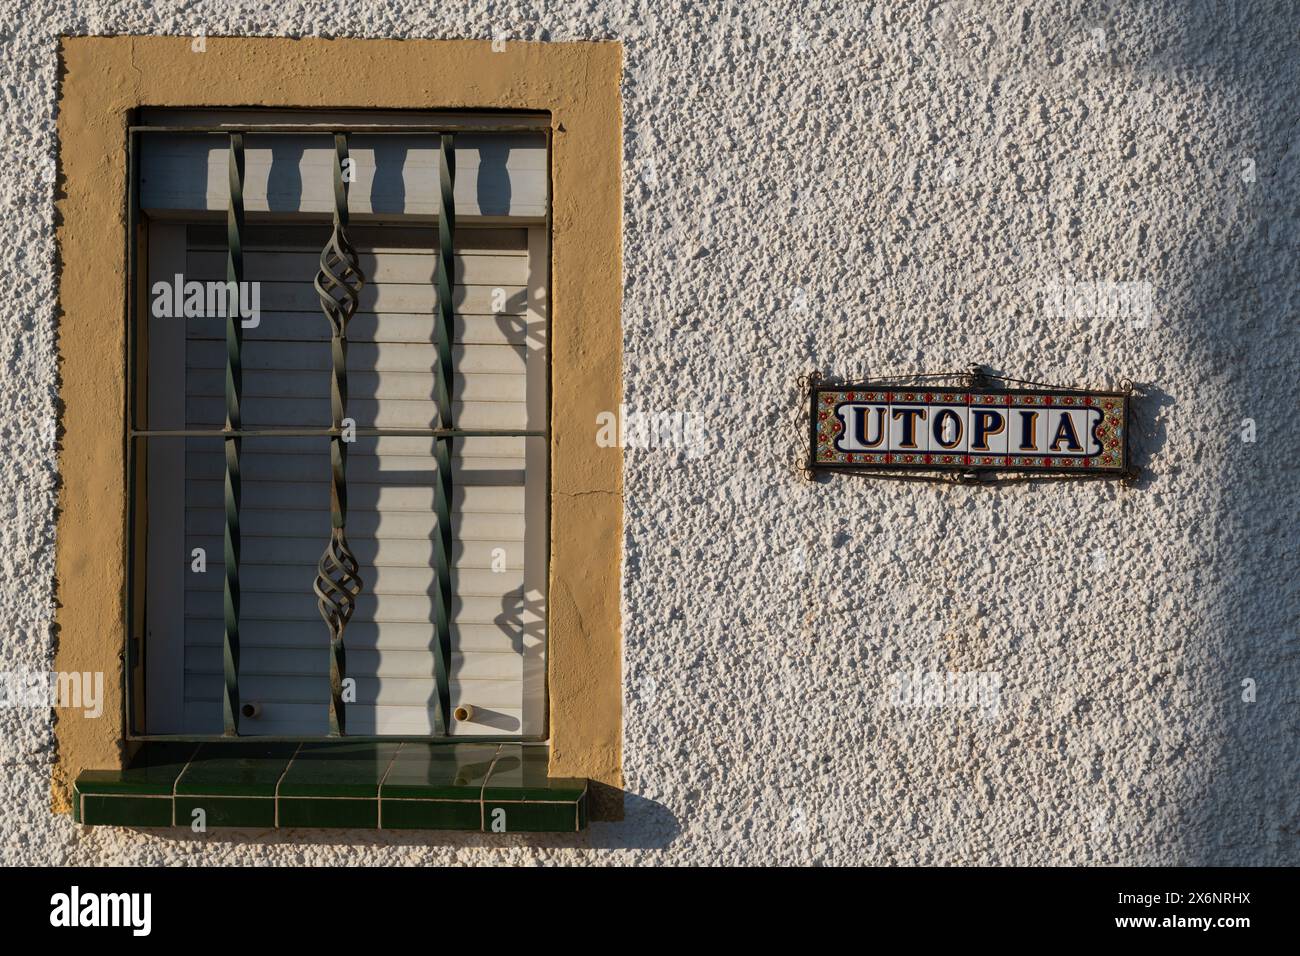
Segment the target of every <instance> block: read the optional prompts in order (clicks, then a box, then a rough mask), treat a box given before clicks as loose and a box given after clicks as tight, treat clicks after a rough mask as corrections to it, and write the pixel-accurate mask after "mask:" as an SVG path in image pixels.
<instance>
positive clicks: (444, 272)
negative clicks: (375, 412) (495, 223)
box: [434, 133, 456, 734]
mask: <svg viewBox="0 0 1300 956" xmlns="http://www.w3.org/2000/svg"><path fill="white" fill-rule="evenodd" d="M438 155H439V160H438V184H439V187H440V191H441V194H442V195H441V201H440V203H439V207H438V259H437V285H438V376H437V379H438V385H437V404H438V427H439V428H453V427H455V426H454V425H453V424H452V413H451V396H452V387H453V384H452V375H453V368H452V359H451V342H452V324H453V322H454V321H455V311H454V305H453V302H452V294H453V290H454V286H455V277H456V272H455V266H456V254H455V249H454V248H453V245H452V244H453V241H454V239H455V234H456V197H455V189H456V152H455V137H454V136H452V135H451V134H449V133H444V134H443V135H442V137H441V145H440V149H439V151H438ZM436 441H437V462H438V485H437V489H436V490H435V493H434V498H435V501H434V505H435V509H436V510H437V512H438V531H439V537H440V539H441V543H442V552H441V555H440V560H439V562H438V608H437V615H436V617H437V626H438V635H437V643H436V645H435V648H434V667H435V670H436V674H435V677H436V681H437V685H438V717H439V720H440V722H441V726H438V727H435V732H437V733H441V734H446V733H448V732H449V731H450V726H451V691H450V688H449V685H448V680H447V674H448V666H449V662H450V660H451V602H452V591H451V560H452V536H451V496H452V486H451V438H449V437H443V438H438V439H436Z"/></svg>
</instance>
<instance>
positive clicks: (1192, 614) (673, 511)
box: [0, 0, 1300, 864]
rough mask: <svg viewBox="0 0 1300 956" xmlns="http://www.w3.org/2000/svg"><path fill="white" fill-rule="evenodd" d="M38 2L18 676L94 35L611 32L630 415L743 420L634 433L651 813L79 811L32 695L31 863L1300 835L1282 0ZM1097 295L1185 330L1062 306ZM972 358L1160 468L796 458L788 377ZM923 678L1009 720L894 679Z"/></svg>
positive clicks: (5, 69) (632, 744) (1062, 851)
mask: <svg viewBox="0 0 1300 956" xmlns="http://www.w3.org/2000/svg"><path fill="white" fill-rule="evenodd" d="M5 7H6V16H4V17H2V18H0V20H2V21H3V26H2V27H0V48H2V50H3V56H0V73H2V75H3V82H0V98H3V101H4V109H3V141H4V147H3V157H4V163H3V165H2V166H0V199H2V205H3V208H4V209H5V210H6V215H5V224H6V237H5V240H4V241H3V242H0V281H2V283H3V288H4V289H5V291H6V295H5V305H6V307H5V308H4V309H3V310H0V326H2V330H3V331H2V333H0V352H2V353H3V359H4V369H3V378H2V379H0V382H2V384H0V409H3V418H2V419H0V436H3V450H4V453H3V455H0V505H2V506H3V513H2V514H0V517H2V518H3V520H2V521H0V577H2V581H0V584H2V586H0V614H2V615H3V620H4V627H3V631H2V633H3V641H2V643H0V665H2V666H3V667H4V668H6V669H10V670H17V669H36V670H46V669H49V667H50V666H51V660H52V647H53V641H54V639H55V635H52V634H51V621H52V617H53V603H52V601H53V599H52V595H51V586H52V575H53V553H54V552H53V549H54V546H55V541H54V512H53V508H54V503H55V496H56V490H57V485H58V475H57V473H56V468H55V464H54V462H55V458H54V455H55V451H54V449H55V444H54V443H55V440H56V422H57V415H58V382H57V379H56V373H55V355H54V336H55V329H56V327H57V323H58V316H57V315H56V312H55V308H54V301H55V299H54V295H55V275H56V269H57V266H56V262H55V246H54V221H53V215H54V214H53V197H54V189H55V183H54V175H55V173H54V170H55V165H54V156H55V152H56V131H55V121H56V115H55V113H56V105H55V104H56V99H57V86H58V62H57V36H58V35H59V34H60V33H67V34H111V33H163V34H176V35H183V34H192V33H194V32H197V31H198V30H199V29H203V30H205V31H206V32H207V33H208V34H209V35H221V34H239V35H288V36H300V35H315V34H333V35H350V36H362V37H393V36H406V37H489V36H491V35H493V34H494V32H495V33H498V34H505V35H506V36H508V37H510V38H523V39H543V40H549V41H565V40H575V39H590V38H601V39H608V38H618V39H621V40H622V41H623V43H624V44H625V48H624V49H625V65H626V72H625V78H624V84H623V95H624V114H625V124H626V126H625V172H624V176H625V197H626V198H625V217H626V219H625V238H624V253H625V262H624V271H625V303H624V314H623V325H624V342H625V356H624V361H625V380H626V402H627V404H628V406H629V408H630V409H631V410H634V411H641V412H645V411H669V410H677V411H684V412H689V413H692V414H693V415H696V416H702V418H703V421H704V423H705V425H706V427H707V434H708V436H709V438H708V442H707V448H706V453H705V454H703V455H699V456H696V457H691V456H689V455H687V454H684V453H681V452H678V451H668V452H664V451H651V450H639V449H630V450H628V452H627V456H626V466H625V486H626V502H625V507H626V543H625V547H626V554H625V568H624V578H623V580H624V601H625V606H624V615H625V756H624V760H625V767H626V775H627V791H628V795H627V819H626V820H625V821H624V822H622V823H618V824H605V823H597V824H594V825H593V826H592V827H591V829H590V831H589V832H588V833H586V834H584V835H582V836H581V837H578V838H574V837H536V838H530V837H524V836H509V837H504V838H503V837H487V836H481V835H476V834H469V835H439V834H416V833H401V834H388V833H375V832H365V833H358V834H340V833H337V832H332V833H324V834H313V833H262V834H229V833H221V832H214V833H212V834H209V835H207V836H205V837H199V836H194V835H192V834H189V833H188V832H184V833H179V834H172V833H165V834H159V833H151V832H145V831H131V830H118V829H109V828H94V829H82V828H79V827H77V826H75V825H74V824H73V823H72V822H71V820H70V819H69V818H68V817H66V816H57V817H56V816H52V815H51V814H50V813H49V810H48V789H49V768H50V764H51V761H52V760H54V759H55V750H54V742H53V736H52V733H51V730H50V718H49V714H48V713H47V712H44V711H22V710H12V709H9V710H0V748H2V755H3V763H4V773H3V774H2V775H0V779H2V780H3V791H2V792H0V862H3V863H4V864H10V863H33V862H54V863H126V862H140V863H161V862H182V861H184V862H199V861H202V862H206V863H235V862H253V861H256V862H266V863H291V862H307V863H318V864H320V863H347V862H353V863H357V862H375V863H416V864H435V863H444V862H449V861H453V860H454V861H457V862H466V863H475V862H487V861H499V862H526V861H542V862H576V861H583V862H615V861H647V862H653V861H664V862H668V861H671V862H733V863H740V862H776V861H779V862H790V863H801V862H813V861H819V862H826V863H875V864H883V863H922V862H924V863H962V862H972V863H974V862H980V863H1075V864H1079V863H1177V864H1188V863H1208V864H1230V863H1235V864H1261V863H1262V864H1281V863H1289V864H1296V863H1297V862H1300V787H1297V786H1296V784H1297V767H1298V766H1300V744H1298V742H1297V732H1296V726H1297V718H1296V714H1297V703H1298V697H1300V691H1298V688H1300V654H1298V653H1297V635H1296V626H1297V625H1296V621H1297V613H1296V612H1297V604H1298V602H1297V587H1296V579H1297V575H1296V559H1295V554H1296V548H1297V531H1296V525H1295V513H1296V505H1297V490H1298V486H1300V481H1298V479H1297V470H1296V464H1297V461H1296V450H1295V444H1294V440H1293V436H1292V433H1291V432H1289V431H1288V428H1289V427H1290V424H1291V422H1292V420H1293V419H1294V416H1295V414H1296V402H1297V394H1296V384H1295V383H1296V379H1297V374H1296V372H1297V366H1298V363H1300V348H1298V347H1297V338H1296V335H1295V323H1296V316H1297V306H1298V304H1300V303H1298V300H1297V279H1296V276H1297V275H1298V274H1300V270H1297V247H1298V245H1300V242H1298V233H1297V227H1296V223H1295V216H1296V210H1297V208H1300V201H1298V200H1300V196H1298V193H1297V178H1298V176H1300V127H1297V124H1296V115H1297V114H1296V104H1297V102H1300V95H1298V93H1300V74H1298V65H1300V54H1298V51H1297V38H1296V30H1295V18H1294V9H1293V6H1292V5H1291V4H1290V3H1289V2H1287V0H1277V2H1266V0H1259V2H1250V0H1237V2H1232V0H1128V2H1124V3H1120V2H1117V0H1115V2H1109V3H1106V2H1098V3H1094V2H1086V3H1076V2H1061V3H1053V2H1041V3H1040V2H1035V3H1027V2H1014V0H969V2H967V0H955V2H952V3H947V4H939V5H936V4H931V3H925V2H914V3H913V2H901V0H900V2H896V3H885V4H876V5H874V8H873V6H869V5H866V4H858V3H836V2H829V0H808V2H805V3H801V4H797V5H790V4H784V3H771V4H766V3H764V4H759V3H748V2H747V3H743V4H742V3H730V4H713V3H709V4H704V3H690V2H685V0H657V2H631V0H628V2H625V3H618V2H611V3H600V2H596V0H593V2H591V3H558V2H552V3H543V2H540V0H538V2H505V3H490V2H486V0H471V2H470V3H469V4H468V7H469V10H468V12H464V11H462V10H461V8H460V5H452V6H446V5H441V6H440V5H437V4H429V3H423V2H410V0H384V2H370V0H361V2H353V3H346V4H341V3H337V4H329V5H323V4H315V3H301V2H292V0H290V2H278V3H274V4H266V3H248V2H222V3H212V4H204V3H193V4H182V3H172V2H160V3H152V2H151V3H144V2H139V0H132V2H118V3H107V2H98V3H97V2H90V0H81V2H76V0H66V2H52V0H50V2H42V0H36V2H32V3H24V4H21V5H20V4H17V3H15V2H14V0H5ZM1098 31H1099V32H1098ZM1062 281H1065V282H1071V281H1078V282H1093V281H1105V282H1146V283H1150V285H1151V288H1152V290H1153V292H1154V302H1155V308H1154V314H1153V315H1151V316H1150V318H1149V321H1145V322H1144V321H1143V320H1141V318H1140V317H1139V318H1138V319H1137V320H1136V321H1135V318H1134V317H1132V316H1118V317H1115V316H1112V317H1102V318H1089V317H1078V316H1053V315H1049V314H1047V311H1048V310H1046V309H1045V307H1044V299H1043V296H1042V290H1043V288H1044V287H1045V286H1048V285H1050V284H1052V283H1057V282H1062ZM972 361H977V362H983V363H987V364H988V365H990V366H991V367H993V368H994V369H995V370H996V371H998V372H1002V373H1005V374H1009V375H1017V376H1021V377H1026V378H1034V379H1038V380H1041V381H1048V382H1053V383H1061V384H1087V385H1092V386H1108V385H1115V384H1118V382H1119V381H1120V380H1121V379H1125V378H1128V379H1132V380H1133V381H1134V382H1137V383H1140V384H1141V386H1142V397H1141V399H1140V400H1139V401H1138V403H1137V406H1136V408H1137V413H1138V424H1139V426H1140V427H1139V430H1140V432H1141V434H1140V435H1139V436H1137V441H1138V448H1139V460H1140V461H1141V462H1143V463H1144V465H1145V474H1146V477H1145V479H1144V481H1143V482H1142V483H1141V485H1140V486H1139V487H1136V488H1122V487H1120V486H1119V485H1118V484H1114V483H1109V482H1096V483H1070V484H1057V485H1047V486H1024V485H1022V486H1014V487H1007V488H1001V489H996V490H995V489H972V488H965V487H951V486H947V487H938V486H930V485H924V484H893V483H877V482H867V481H859V480H855V479H851V478H836V479H833V480H829V481H825V482H821V483H816V484H813V483H810V482H808V481H806V480H805V479H804V478H803V477H802V474H801V472H800V469H799V463H800V459H801V457H802V455H803V453H804V447H803V446H804V440H805V439H804V435H805V433H804V430H803V427H804V426H803V421H804V419H803V416H804V402H803V399H802V396H801V394H800V392H799V391H798V389H797V385H796V382H797V379H798V378H799V376H801V375H803V374H805V373H807V372H809V371H812V370H814V369H816V370H819V371H821V372H823V373H826V374H841V375H863V374H870V373H883V372H901V371H911V370H924V371H943V370H948V369H953V368H963V367H965V366H966V365H967V364H968V363H969V362H972ZM1246 418H1250V419H1253V420H1254V422H1255V425H1256V429H1257V440H1256V441H1255V442H1254V443H1247V442H1244V441H1242V440H1241V437H1240V436H1241V432H1242V427H1243V426H1242V422H1243V419H1246ZM594 431H595V424H594V423H593V435H594ZM106 559H108V558H107V557H106ZM915 669H920V670H922V671H946V670H954V671H958V672H993V673H995V674H996V675H997V678H998V680H1000V683H1001V694H1000V697H999V698H998V707H997V709H996V713H993V714H991V715H987V716H985V715H981V714H980V713H978V712H975V711H971V710H969V709H961V708H954V707H944V708H934V709H927V710H911V711H909V710H900V709H898V708H895V707H893V706H891V703H890V699H889V693H888V689H889V686H890V680H891V675H894V674H896V673H897V672H900V671H907V670H915ZM1247 679H1250V680H1252V681H1254V682H1255V694H1256V699H1255V701H1254V702H1253V703H1251V702H1247V701H1245V700H1243V686H1242V682H1243V681H1244V680H1247Z"/></svg>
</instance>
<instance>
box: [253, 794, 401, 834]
mask: <svg viewBox="0 0 1300 956" xmlns="http://www.w3.org/2000/svg"><path fill="white" fill-rule="evenodd" d="M276 803H277V804H278V805H279V814H280V827H281V829H284V828H287V827H320V828H327V829H364V830H373V829H375V828H376V827H378V826H379V801H378V800H377V799H374V798H371V799H369V800H352V799H341V798H338V797H335V798H329V797H320V798H311V797H285V796H283V795H282V796H281V797H280V799H279V800H277V801H276Z"/></svg>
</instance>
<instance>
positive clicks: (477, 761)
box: [380, 743, 497, 830]
mask: <svg viewBox="0 0 1300 956" xmlns="http://www.w3.org/2000/svg"><path fill="white" fill-rule="evenodd" d="M496 753H497V745H496V744H473V743H465V744H431V743H405V744H403V745H402V749H401V751H400V752H399V753H398V755H397V759H396V760H394V761H393V766H392V768H391V769H390V770H389V771H388V776H387V777H386V778H385V780H384V785H383V789H382V792H381V794H380V799H381V801H382V804H383V806H382V807H381V808H380V809H381V813H380V823H381V825H382V826H383V828H384V829H385V830H397V829H418V830H477V829H479V825H480V823H481V821H482V807H481V805H480V803H479V798H480V796H481V794H482V790H483V780H484V778H485V777H486V776H487V772H488V768H489V767H491V766H492V758H493V757H495V756H496Z"/></svg>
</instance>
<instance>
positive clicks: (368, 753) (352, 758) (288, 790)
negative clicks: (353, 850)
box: [279, 741, 401, 826]
mask: <svg viewBox="0 0 1300 956" xmlns="http://www.w3.org/2000/svg"><path fill="white" fill-rule="evenodd" d="M400 746H401V745H400V744H397V743H378V744H376V743H355V744H352V743H342V742H334V741H330V742H324V743H310V744H303V745H302V747H301V749H299V750H298V752H297V753H296V754H295V755H294V757H293V760H291V761H290V763H289V768H288V769H287V770H286V771H285V772H284V776H283V777H282V778H281V780H280V784H279V794H280V796H281V797H353V798H369V799H370V800H371V801H372V802H373V801H375V800H376V799H378V796H379V782H380V781H381V780H383V779H384V774H385V773H387V772H388V768H389V766H390V765H391V764H392V762H393V757H394V756H396V754H397V750H398V747H400ZM371 825H372V826H373V825H374V824H371Z"/></svg>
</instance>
